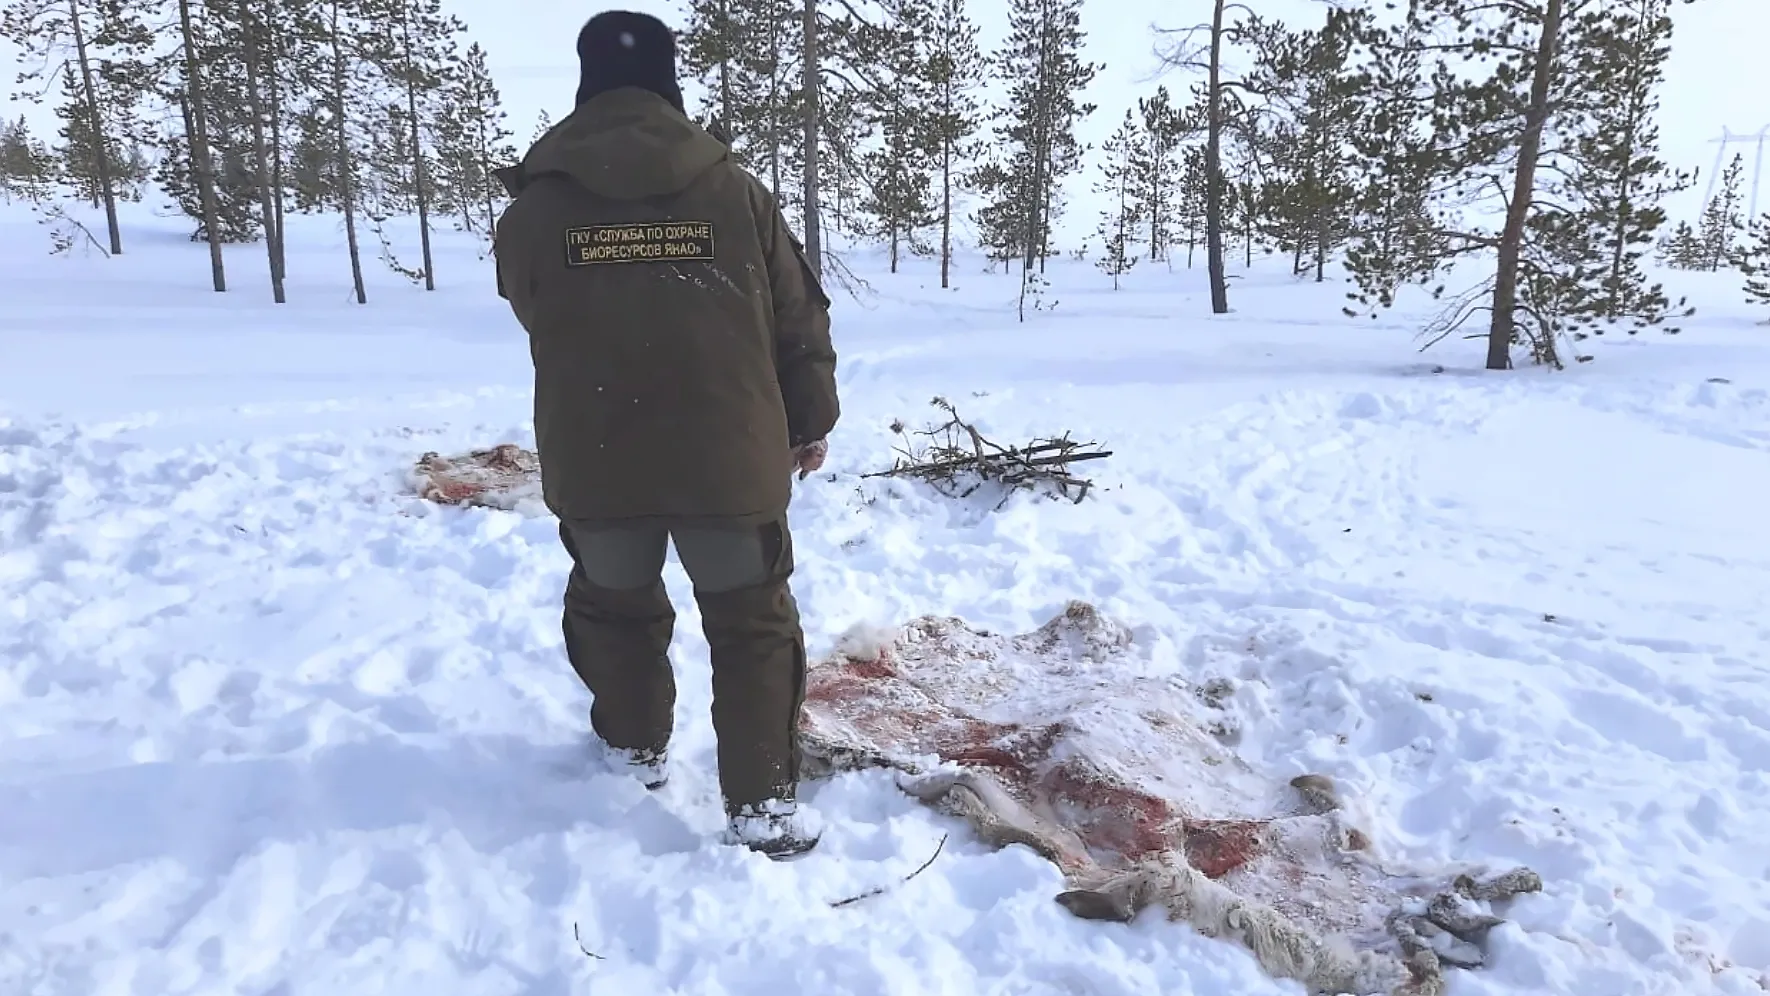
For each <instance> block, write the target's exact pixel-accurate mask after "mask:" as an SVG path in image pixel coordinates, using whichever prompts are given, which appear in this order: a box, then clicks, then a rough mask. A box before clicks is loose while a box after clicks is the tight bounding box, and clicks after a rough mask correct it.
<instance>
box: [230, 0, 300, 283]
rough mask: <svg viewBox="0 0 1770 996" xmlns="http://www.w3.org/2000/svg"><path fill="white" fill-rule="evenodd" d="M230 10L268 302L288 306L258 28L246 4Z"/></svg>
mask: <svg viewBox="0 0 1770 996" xmlns="http://www.w3.org/2000/svg"><path fill="white" fill-rule="evenodd" d="M234 10H235V11H236V12H237V13H238V14H239V17H240V28H241V32H242V33H243V34H244V36H245V46H244V49H243V51H242V53H241V54H242V55H243V56H244V57H245V69H246V104H247V108H246V109H247V112H248V113H250V114H251V116H252V156H253V159H254V160H255V166H256V169H255V173H256V176H257V181H258V217H259V221H260V222H261V223H262V224H263V225H264V247H265V255H266V258H267V260H268V263H269V266H270V293H271V299H272V300H273V301H275V302H276V303H277V304H285V303H287V302H288V297H287V296H286V295H285V294H284V292H283V274H282V271H281V270H279V269H278V268H277V246H276V208H275V206H274V205H273V204H272V203H271V192H270V145H269V143H268V142H267V141H266V140H265V134H264V94H263V91H261V90H260V89H259V84H260V82H261V81H262V78H263V77H262V70H263V63H262V61H261V56H262V54H263V53H262V50H261V49H260V48H259V47H258V46H259V42H260V41H261V40H262V39H261V38H260V36H259V30H260V28H261V26H260V25H259V24H258V23H256V22H255V21H254V19H253V17H252V13H251V10H250V9H249V7H248V5H247V2H246V0H237V2H236V3H235V4H234Z"/></svg>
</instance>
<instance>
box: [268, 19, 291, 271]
mask: <svg viewBox="0 0 1770 996" xmlns="http://www.w3.org/2000/svg"><path fill="white" fill-rule="evenodd" d="M263 24H264V29H265V32H266V35H265V40H266V42H268V45H269V51H270V59H269V61H268V63H267V64H266V67H265V73H264V78H265V80H266V82H267V84H268V86H269V91H270V115H269V118H270V121H269V125H270V189H271V197H272V201H271V203H272V206H273V207H274V208H275V211H274V212H273V214H274V215H275V217H276V231H275V233H274V234H272V235H271V236H270V238H271V246H272V250H271V251H272V252H273V253H274V255H273V256H272V257H271V265H272V266H274V267H276V269H277V278H278V279H279V280H282V279H287V278H288V276H289V256H288V252H287V247H288V241H287V240H286V239H285V238H284V235H283V231H284V229H283V216H284V213H285V212H284V204H283V201H284V199H285V193H284V190H283V187H284V186H285V185H284V183H283V88H282V86H281V72H282V58H281V57H282V50H281V45H280V42H281V41H282V38H283V34H282V28H281V27H279V26H277V22H274V21H273V20H271V19H269V18H267V19H266V20H265V21H264V22H263Z"/></svg>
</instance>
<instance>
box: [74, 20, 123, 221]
mask: <svg viewBox="0 0 1770 996" xmlns="http://www.w3.org/2000/svg"><path fill="white" fill-rule="evenodd" d="M68 24H69V27H70V28H72V30H73V32H74V55H75V57H76V58H77V59H78V60H79V63H80V89H81V90H82V91H83V93H84V94H85V98H86V113H87V115H88V116H89V117H90V119H91V121H92V143H93V146H94V148H95V157H96V161H95V163H94V168H95V169H96V170H97V171H98V192H99V196H100V197H101V198H102V199H103V200H104V221H105V227H106V228H108V229H109V230H110V232H109V234H110V238H111V255H113V256H121V255H122V254H123V228H122V226H121V224H119V223H118V221H117V180H116V177H115V176H114V175H113V174H112V173H111V142H110V136H109V135H107V134H106V129H105V126H104V117H103V115H101V114H100V113H99V110H98V88H97V87H96V86H94V85H93V82H92V59H91V56H90V54H89V53H88V51H87V48H86V26H85V24H83V23H82V18H81V15H80V0H68Z"/></svg>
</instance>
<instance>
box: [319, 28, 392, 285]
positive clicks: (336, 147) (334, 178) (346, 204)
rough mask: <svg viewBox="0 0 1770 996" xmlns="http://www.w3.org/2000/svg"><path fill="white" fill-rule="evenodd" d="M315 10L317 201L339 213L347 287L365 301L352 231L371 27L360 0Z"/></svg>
mask: <svg viewBox="0 0 1770 996" xmlns="http://www.w3.org/2000/svg"><path fill="white" fill-rule="evenodd" d="M316 14H317V17H316V24H317V25H318V27H319V34H318V37H317V38H316V39H315V44H314V46H313V48H312V52H313V66H312V68H313V77H312V78H313V79H314V80H315V82H316V87H317V89H318V91H319V92H318V93H317V94H315V101H314V130H315V133H316V134H315V138H314V144H315V150H314V155H315V157H316V158H317V159H318V161H319V162H320V163H322V164H323V165H321V166H320V167H319V168H320V170H321V173H320V177H321V180H322V182H321V184H320V185H319V187H318V193H319V203H321V204H324V205H326V206H328V207H332V208H336V209H337V210H338V211H339V212H340V213H342V214H343V215H344V239H345V248H346V250H347V252H348V253H349V257H350V282H351V290H352V292H353V294H354V295H355V297H356V302H357V303H358V304H367V303H368V301H369V295H368V288H367V286H366V285H365V282H364V280H363V256H362V242H361V237H360V235H359V233H358V231H357V211H358V209H359V208H360V206H361V204H362V196H363V195H362V183H361V180H360V176H359V172H358V160H359V159H360V158H363V157H362V156H361V155H360V152H359V150H360V149H361V148H362V147H363V146H364V145H365V144H366V143H365V142H364V140H363V138H362V129H363V127H364V123H365V122H367V121H369V120H371V119H372V115H373V113H374V107H373V106H372V104H370V102H369V101H368V100H365V99H364V95H365V94H373V93H374V92H375V91H374V86H375V83H374V81H373V80H370V79H368V78H367V77H368V76H369V75H370V72H371V70H372V65H373V63H372V59H371V56H372V55H374V54H377V53H376V51H375V45H376V42H375V40H374V39H373V38H372V33H373V31H374V29H373V28H372V27H371V22H370V21H369V19H368V17H367V12H366V11H365V10H364V9H363V5H362V0H323V2H322V3H321V4H320V5H319V9H318V10H317V11H316Z"/></svg>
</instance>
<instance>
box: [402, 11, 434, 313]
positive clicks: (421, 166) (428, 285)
mask: <svg viewBox="0 0 1770 996" xmlns="http://www.w3.org/2000/svg"><path fill="white" fill-rule="evenodd" d="M407 37H411V35H407ZM407 69H409V71H412V73H416V69H414V67H412V65H411V62H409V60H407ZM405 115H407V119H409V120H411V126H412V133H411V134H409V140H411V143H412V145H411V152H412V180H414V184H412V186H414V188H416V189H418V246H419V253H421V257H423V267H425V290H435V288H437V274H435V265H434V262H432V258H430V189H428V188H430V170H428V168H427V163H425V140H423V131H421V129H419V127H418V80H416V78H407V80H405Z"/></svg>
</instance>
